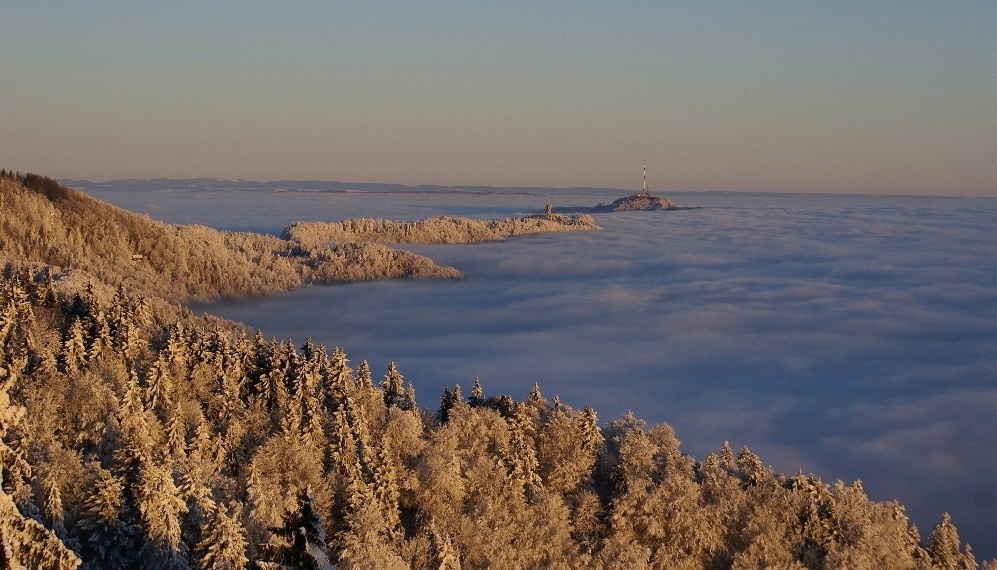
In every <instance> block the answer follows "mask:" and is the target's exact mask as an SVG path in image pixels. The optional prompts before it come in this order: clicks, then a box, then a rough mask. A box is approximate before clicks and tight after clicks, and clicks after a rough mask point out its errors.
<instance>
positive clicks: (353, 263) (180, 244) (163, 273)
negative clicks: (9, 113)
mask: <svg viewBox="0 0 997 570" xmlns="http://www.w3.org/2000/svg"><path fill="white" fill-rule="evenodd" d="M0 210H2V211H3V212H4V215H3V218H2V221H0V260H4V259H5V260H6V261H8V262H13V261H17V262H35V263H43V264H46V265H49V266H55V267H59V268H62V269H76V270H82V271H85V272H87V273H89V274H91V275H93V276H94V278H95V279H96V280H97V281H99V282H101V283H104V284H107V285H109V286H111V287H118V286H124V287H126V288H127V289H128V290H129V291H132V292H133V294H142V295H153V296H157V297H162V298H164V299H168V300H173V301H179V300H192V299H214V298H220V297H236V296H246V295H260V294H266V293H272V292H275V291H280V290H286V289H290V288H293V287H297V286H300V285H302V284H306V283H328V282H341V281H359V280H369V279H377V278H385V277H416V278H419V277H429V278H456V277H460V273H459V272H458V271H457V270H455V269H453V268H449V267H440V266H437V265H436V264H434V263H433V262H432V260H430V259H428V258H426V257H423V256H418V255H415V254H412V253H409V252H404V251H399V250H394V249H390V248H387V247H384V246H380V245H376V244H363V245H357V244H342V245H337V246H334V247H315V248H302V246H301V244H299V243H295V242H292V241H288V240H283V239H280V238H276V237H273V236H268V235H263V234H255V233H245V232H222V231H217V230H214V229H211V228H208V227H204V226H194V225H174V224H166V223H163V222H159V221H156V220H153V219H151V218H149V217H148V216H145V215H140V214H135V213H132V212H128V211H126V210H123V209H121V208H118V207H116V206H112V205H110V204H107V203H106V202H102V201H100V200H97V199H94V198H92V197H90V196H87V195H86V194H84V193H82V192H79V191H77V190H74V189H72V188H69V187H67V186H64V185H62V184H60V183H58V182H56V181H55V180H52V179H50V178H46V177H43V176H37V175H33V174H28V175H25V176H23V177H21V178H20V179H16V178H13V177H9V176H6V177H2V178H0Z"/></svg>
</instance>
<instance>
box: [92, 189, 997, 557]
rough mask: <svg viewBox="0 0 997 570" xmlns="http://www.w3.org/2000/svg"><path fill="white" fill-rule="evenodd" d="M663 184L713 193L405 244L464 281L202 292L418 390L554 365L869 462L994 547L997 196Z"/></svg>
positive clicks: (813, 449)
mask: <svg viewBox="0 0 997 570" xmlns="http://www.w3.org/2000/svg"><path fill="white" fill-rule="evenodd" d="M102 197H105V198H109V199H111V200H112V201H113V200H114V197H113V196H102ZM122 197H125V196H124V195H122ZM670 197H671V198H673V199H674V200H676V201H677V202H679V203H683V204H686V205H700V206H704V207H703V208H702V209H700V210H691V211H679V212H657V213H617V214H607V215H601V216H598V217H597V222H598V223H599V224H600V225H602V226H603V227H604V230H603V231H600V232H590V233H584V234H570V235H544V236H537V237H530V238H523V239H514V240H510V241H508V242H505V243H497V244H478V245H472V246H418V247H411V248H409V249H412V250H413V251H416V252H418V253H421V254H425V255H429V256H430V257H432V258H433V259H435V260H436V261H437V262H438V263H442V264H446V265H452V266H454V267H457V268H459V269H460V270H461V271H463V272H464V273H465V275H466V279H465V280H464V281H461V282H444V283H437V282H383V283H364V284H357V285H347V286H340V287H327V288H309V289H304V290H300V291H296V292H292V293H289V294H285V295H281V296H278V297H275V298H271V299H265V300H260V301H254V302H252V303H236V304H228V305H222V306H212V307H210V308H206V310H210V311H211V312H214V313H216V314H219V315H221V316H225V317H229V318H234V319H238V320H241V321H244V322H246V323H247V324H249V325H251V326H254V327H259V328H261V329H262V330H263V331H264V332H265V333H266V334H268V335H275V336H278V337H292V338H294V339H295V340H296V341H297V342H299V343H301V342H303V341H304V338H305V337H306V336H311V337H312V338H313V339H314V340H315V341H316V342H321V343H324V344H325V345H327V346H329V347H331V346H341V347H343V348H344V349H345V350H346V352H347V355H348V356H349V357H350V358H351V360H352V361H353V363H354V364H356V363H358V362H359V361H360V359H367V360H368V361H369V362H370V364H371V366H372V367H373V369H374V371H375V373H376V374H378V375H380V374H383V372H384V370H385V369H386V367H387V363H388V361H389V360H393V361H395V362H397V363H398V366H399V370H400V371H401V372H402V374H403V375H405V377H406V378H407V379H410V380H413V381H414V382H415V385H416V388H417V393H418V398H419V401H420V403H421V404H422V405H423V406H429V407H435V405H436V402H437V400H438V397H439V395H440V393H441V392H442V390H443V386H444V385H450V386H453V385H454V384H455V383H460V384H461V386H462V387H463V388H465V390H466V389H467V388H468V387H469V386H470V383H471V380H472V378H474V377H475V376H479V377H480V378H481V381H482V384H483V386H484V389H485V392H486V395H487V394H497V393H509V394H511V395H513V396H515V397H517V398H521V397H523V396H525V395H526V393H527V392H528V390H529V389H530V387H531V386H532V385H533V383H534V382H538V383H539V384H540V387H541V390H542V391H543V393H544V394H545V395H546V396H548V397H551V396H554V395H559V396H560V398H561V399H562V400H563V401H565V402H566V403H568V404H569V405H572V406H575V407H582V406H587V405H591V406H593V407H594V408H595V409H596V410H597V411H598V412H599V414H600V417H601V418H602V419H603V420H609V419H613V418H615V417H618V416H619V415H621V414H622V413H624V412H625V411H627V410H633V411H634V413H635V414H637V415H638V416H640V417H643V418H644V419H646V420H648V421H649V422H651V423H657V422H668V423H670V424H671V425H673V426H674V427H675V430H676V433H677V435H678V437H679V439H681V440H682V441H683V449H684V450H685V451H686V452H688V453H691V454H693V455H695V456H697V457H702V456H704V455H705V454H706V453H708V452H709V451H713V450H717V449H719V447H720V445H721V444H722V442H723V441H724V440H729V441H730V442H731V443H732V445H734V446H735V447H739V446H741V445H748V446H749V447H750V448H751V449H752V450H753V451H755V452H757V453H759V455H760V456H761V457H762V459H763V460H764V461H766V462H768V463H770V464H772V465H773V466H774V467H775V468H776V469H778V470H781V471H785V472H789V473H792V472H795V471H796V470H797V469H802V470H804V471H806V472H814V473H816V474H818V475H820V476H821V477H822V478H824V479H825V480H834V479H839V478H840V479H843V480H845V481H846V482H850V481H852V480H854V479H861V480H862V481H863V483H864V486H865V488H866V491H867V492H868V493H869V495H870V497H872V498H873V499H877V500H888V499H897V500H899V501H901V502H902V503H904V504H905V505H907V507H908V514H909V515H910V516H911V517H912V518H913V519H914V521H915V522H916V523H917V525H918V527H919V528H920V529H921V531H922V534H924V535H927V533H928V532H930V530H931V527H932V526H933V525H934V523H935V522H937V520H938V518H939V517H940V515H941V513H942V512H943V511H948V512H951V513H952V516H953V520H954V522H955V523H956V525H957V526H958V527H959V529H960V531H961V533H962V537H963V539H965V540H967V541H968V542H970V544H972V546H973V547H974V551H975V552H976V554H977V556H978V557H979V558H980V559H984V558H993V557H997V540H995V539H994V538H993V536H992V533H991V532H990V530H989V529H990V528H992V525H993V522H994V520H993V513H994V512H997V496H995V492H994V491H993V489H997V475H994V474H995V473H997V456H995V455H993V454H991V453H989V450H991V449H992V447H993V444H992V438H993V434H995V433H997V413H995V411H997V262H995V260H994V252H995V251H997V248H995V245H997V241H995V238H994V237H993V236H995V235H997V227H995V226H997V200H993V199H941V198H895V197H891V198H883V197H871V196H836V195H822V196H799V195H764V194H758V195H751V194H745V195H729V194H689V195H674V196H670ZM607 198H610V199H611V198H612V196H609V197H607ZM547 199H548V196H540V195H506V196H468V195H456V196H455V195H448V196H443V195H433V194H412V195H404V194H403V195H369V194H348V195H323V194H302V193H293V194H273V193H262V192H259V193H253V192H250V193H234V192H233V193H211V194H200V195H198V194H196V193H193V192H191V193H187V194H182V193H181V194H176V193H171V194H168V195H165V194H164V195H158V196H157V195H156V194H155V193H143V196H134V195H130V196H127V200H123V199H122V200H120V201H119V203H122V202H125V203H122V205H124V206H125V207H130V208H134V209H137V210H139V211H149V212H150V214H151V215H153V216H154V217H163V218H165V219H167V220H168V221H181V222H190V221H196V222H198V223H205V224H208V225H212V226H215V227H221V228H231V229H258V230H265V231H270V232H274V233H276V232H279V231H280V229H282V227H283V226H285V225H287V224H288V223H290V221H294V220H297V219H313V220H316V219H317V220H325V221H334V220H340V219H343V218H346V217H353V216H357V215H380V216H386V217H397V218H405V219H415V218H421V217H426V216H429V215H436V214H440V213H457V214H461V215H475V216H480V217H501V216H506V215H510V214H514V213H516V212H518V211H526V210H538V209H541V208H542V207H543V204H544V203H546V201H547ZM142 200H145V202H144V203H143V202H142ZM185 200H192V201H185ZM553 200H554V202H555V205H557V204H559V203H582V204H594V203H595V202H596V201H600V200H601V197H599V196H595V195H557V196H554V197H553ZM143 204H144V206H143Z"/></svg>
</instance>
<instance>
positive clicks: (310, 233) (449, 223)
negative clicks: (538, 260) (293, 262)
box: [283, 213, 599, 245]
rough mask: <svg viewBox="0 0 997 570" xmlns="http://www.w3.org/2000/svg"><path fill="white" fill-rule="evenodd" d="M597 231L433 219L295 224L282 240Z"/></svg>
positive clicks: (574, 223)
mask: <svg viewBox="0 0 997 570" xmlns="http://www.w3.org/2000/svg"><path fill="white" fill-rule="evenodd" d="M594 229H599V226H597V225H596V224H595V220H593V219H592V216H589V215H580V216H574V217H572V216H565V215H562V214H554V213H547V214H541V215H533V216H523V217H518V218H506V219H503V220H472V219H469V218H458V217H454V216H437V217H434V218H429V219H426V220H419V221H416V222H405V221H396V220H385V219H381V218H356V219H349V220H343V221H342V222H331V223H330V222H295V223H293V224H291V226H290V227H289V228H287V229H286V230H285V231H284V234H283V236H284V237H285V238H287V239H292V240H295V241H297V242H299V243H302V244H307V245H321V244H328V243H342V242H354V241H373V242H378V243H454V244H455V243H475V242H481V241H501V240H503V239H505V238H507V237H513V236H521V235H527V234H536V233H550V232H568V231H586V230H594Z"/></svg>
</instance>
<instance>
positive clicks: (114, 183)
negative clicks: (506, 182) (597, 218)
mask: <svg viewBox="0 0 997 570" xmlns="http://www.w3.org/2000/svg"><path fill="white" fill-rule="evenodd" d="M59 182H61V183H62V184H65V185H67V186H72V187H74V188H80V189H81V190H84V191H86V190H88V189H104V190H169V189H188V190H189V189H199V190H250V189H259V190H270V191H274V192H281V191H284V192H288V191H289V192H295V191H297V192H309V191H310V192H351V191H352V192H384V193H390V192H454V193H465V192H466V193H475V194H548V193H550V192H551V191H563V192H569V191H571V192H574V191H585V192H613V193H617V192H624V190H621V189H619V188H601V187H594V186H592V187H589V186H578V187H564V188H560V187H544V186H481V185H441V184H418V185H405V184H391V183H381V182H339V181H335V180H272V181H266V182H261V181H255V180H242V179H230V178H149V179H121V180H107V181H104V182H94V181H91V180H76V179H60V180H59Z"/></svg>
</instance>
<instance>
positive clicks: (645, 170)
mask: <svg viewBox="0 0 997 570" xmlns="http://www.w3.org/2000/svg"><path fill="white" fill-rule="evenodd" d="M641 194H642V195H643V196H650V195H651V193H650V192H648V190H647V160H644V190H643V191H642V192H641Z"/></svg>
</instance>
